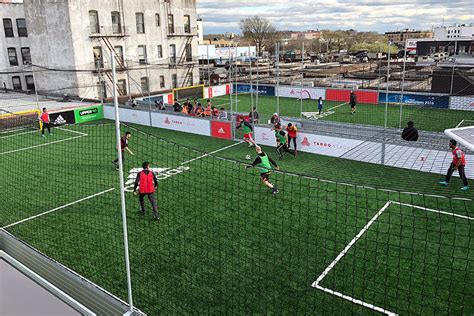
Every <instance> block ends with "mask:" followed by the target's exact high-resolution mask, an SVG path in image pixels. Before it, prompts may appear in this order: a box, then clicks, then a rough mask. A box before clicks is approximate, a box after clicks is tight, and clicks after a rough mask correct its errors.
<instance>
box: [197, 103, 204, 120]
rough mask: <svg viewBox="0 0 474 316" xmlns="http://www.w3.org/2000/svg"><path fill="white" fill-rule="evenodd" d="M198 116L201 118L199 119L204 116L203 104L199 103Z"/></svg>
mask: <svg viewBox="0 0 474 316" xmlns="http://www.w3.org/2000/svg"><path fill="white" fill-rule="evenodd" d="M196 116H199V117H203V116H204V109H203V108H202V105H201V103H198V105H197V109H196Z"/></svg>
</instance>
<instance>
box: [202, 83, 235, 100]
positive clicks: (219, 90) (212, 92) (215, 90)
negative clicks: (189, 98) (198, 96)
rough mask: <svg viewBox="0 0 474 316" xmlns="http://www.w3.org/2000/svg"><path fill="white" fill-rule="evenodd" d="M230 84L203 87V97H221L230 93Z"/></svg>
mask: <svg viewBox="0 0 474 316" xmlns="http://www.w3.org/2000/svg"><path fill="white" fill-rule="evenodd" d="M230 90H231V89H230V84H225V85H220V86H211V87H206V88H204V99H210V98H215V97H221V96H224V95H229V94H230Z"/></svg>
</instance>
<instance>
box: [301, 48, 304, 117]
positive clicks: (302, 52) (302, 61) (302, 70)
mask: <svg viewBox="0 0 474 316" xmlns="http://www.w3.org/2000/svg"><path fill="white" fill-rule="evenodd" d="M301 67H302V68H301V90H300V117H303V85H304V42H303V46H302V48H301Z"/></svg>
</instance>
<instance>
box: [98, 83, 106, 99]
mask: <svg viewBox="0 0 474 316" xmlns="http://www.w3.org/2000/svg"><path fill="white" fill-rule="evenodd" d="M97 86H98V90H99V99H107V86H106V84H105V81H101V82H98V83H97Z"/></svg>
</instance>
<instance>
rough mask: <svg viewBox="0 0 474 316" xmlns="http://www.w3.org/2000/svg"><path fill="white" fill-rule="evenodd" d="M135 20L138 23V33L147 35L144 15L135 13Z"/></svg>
mask: <svg viewBox="0 0 474 316" xmlns="http://www.w3.org/2000/svg"><path fill="white" fill-rule="evenodd" d="M135 18H136V22H137V33H140V34H143V33H145V17H144V16H143V13H141V12H138V13H135Z"/></svg>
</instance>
